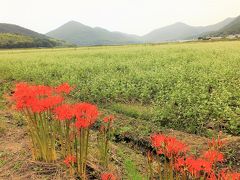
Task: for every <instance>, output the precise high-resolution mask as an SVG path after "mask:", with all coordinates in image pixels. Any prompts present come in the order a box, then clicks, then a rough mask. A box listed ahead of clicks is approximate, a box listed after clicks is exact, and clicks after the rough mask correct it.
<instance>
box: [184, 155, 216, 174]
mask: <svg viewBox="0 0 240 180" xmlns="http://www.w3.org/2000/svg"><path fill="white" fill-rule="evenodd" d="M185 161H186V166H187V170H188V171H189V172H190V173H191V175H192V176H193V177H200V175H201V172H205V173H208V174H210V173H212V163H210V162H208V161H206V160H204V159H201V158H197V159H195V158H193V157H187V158H186V160H185Z"/></svg>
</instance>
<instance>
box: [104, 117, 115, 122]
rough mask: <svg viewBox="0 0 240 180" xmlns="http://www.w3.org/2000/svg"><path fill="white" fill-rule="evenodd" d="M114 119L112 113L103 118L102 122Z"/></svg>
mask: <svg viewBox="0 0 240 180" xmlns="http://www.w3.org/2000/svg"><path fill="white" fill-rule="evenodd" d="M114 119H115V117H114V116H113V115H109V116H107V117H104V118H103V122H105V123H108V122H112V121H113V120H114Z"/></svg>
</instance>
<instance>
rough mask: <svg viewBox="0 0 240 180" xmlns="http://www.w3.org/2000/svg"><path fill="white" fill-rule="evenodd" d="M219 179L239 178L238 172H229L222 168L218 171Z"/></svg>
mask: <svg viewBox="0 0 240 180" xmlns="http://www.w3.org/2000/svg"><path fill="white" fill-rule="evenodd" d="M219 179H220V180H239V179H240V173H237V172H230V171H229V170H227V169H223V170H222V171H221V172H220V173H219Z"/></svg>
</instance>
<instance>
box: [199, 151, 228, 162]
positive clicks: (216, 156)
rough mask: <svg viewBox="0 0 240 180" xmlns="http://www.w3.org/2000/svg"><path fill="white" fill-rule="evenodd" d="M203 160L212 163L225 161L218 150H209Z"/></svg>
mask: <svg viewBox="0 0 240 180" xmlns="http://www.w3.org/2000/svg"><path fill="white" fill-rule="evenodd" d="M203 158H204V159H206V160H207V161H209V162H210V163H215V162H222V161H223V160H224V158H223V154H222V153H221V152H218V151H216V150H208V151H206V152H204V154H203Z"/></svg>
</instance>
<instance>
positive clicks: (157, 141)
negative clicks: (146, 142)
mask: <svg viewBox="0 0 240 180" xmlns="http://www.w3.org/2000/svg"><path fill="white" fill-rule="evenodd" d="M165 139H166V136H164V135H163V134H154V135H152V136H151V143H152V146H153V147H155V148H159V147H161V146H162V145H163V143H164V142H165Z"/></svg>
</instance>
